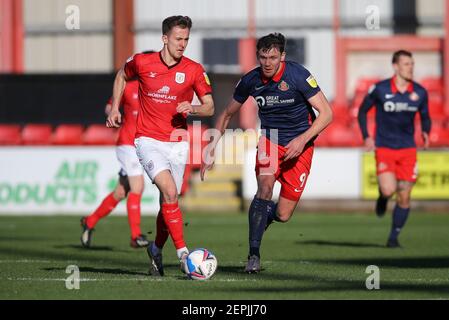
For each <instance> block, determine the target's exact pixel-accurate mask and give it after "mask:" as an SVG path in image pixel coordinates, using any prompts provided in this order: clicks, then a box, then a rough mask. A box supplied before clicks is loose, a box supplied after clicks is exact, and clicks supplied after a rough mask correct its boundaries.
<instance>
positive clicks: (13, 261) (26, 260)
mask: <svg viewBox="0 0 449 320" xmlns="http://www.w3.org/2000/svg"><path fill="white" fill-rule="evenodd" d="M55 262H57V261H50V260H28V259H21V260H0V263H55Z"/></svg>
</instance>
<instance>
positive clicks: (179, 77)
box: [175, 72, 186, 84]
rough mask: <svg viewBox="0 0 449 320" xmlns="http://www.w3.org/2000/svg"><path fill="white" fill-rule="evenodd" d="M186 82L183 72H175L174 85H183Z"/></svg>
mask: <svg viewBox="0 0 449 320" xmlns="http://www.w3.org/2000/svg"><path fill="white" fill-rule="evenodd" d="M185 80H186V74H185V73H183V72H176V76H175V81H176V83H179V84H181V83H184V81H185Z"/></svg>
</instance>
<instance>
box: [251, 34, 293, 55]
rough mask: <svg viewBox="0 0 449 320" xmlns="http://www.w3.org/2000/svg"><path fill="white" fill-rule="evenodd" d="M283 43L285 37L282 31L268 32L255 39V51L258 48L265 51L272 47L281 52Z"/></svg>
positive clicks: (283, 46) (283, 48)
mask: <svg viewBox="0 0 449 320" xmlns="http://www.w3.org/2000/svg"><path fill="white" fill-rule="evenodd" d="M285 43H286V41H285V37H284V35H283V34H282V33H278V32H276V33H270V34H269V35H266V36H263V37H262V38H260V39H259V40H258V41H257V47H256V48H257V53H259V51H260V50H262V52H267V51H270V50H271V49H273V48H277V49H278V50H279V52H280V53H283V52H284V51H285Z"/></svg>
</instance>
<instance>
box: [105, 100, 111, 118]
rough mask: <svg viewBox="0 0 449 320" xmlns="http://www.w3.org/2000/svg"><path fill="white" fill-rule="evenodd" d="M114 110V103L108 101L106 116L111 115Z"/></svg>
mask: <svg viewBox="0 0 449 320" xmlns="http://www.w3.org/2000/svg"><path fill="white" fill-rule="evenodd" d="M111 110H112V103H109V102H108V103H107V104H106V106H105V107H104V113H105V114H106V117H107V116H109V114H110V113H111Z"/></svg>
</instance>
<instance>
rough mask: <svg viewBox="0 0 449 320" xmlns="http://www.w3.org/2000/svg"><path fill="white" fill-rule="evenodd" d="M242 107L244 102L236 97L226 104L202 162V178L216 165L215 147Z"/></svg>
mask: <svg viewBox="0 0 449 320" xmlns="http://www.w3.org/2000/svg"><path fill="white" fill-rule="evenodd" d="M241 107H242V103H240V102H238V101H236V100H235V99H231V101H230V102H229V104H228V105H227V106H226V108H225V109H224V111H223V112H222V113H221V114H220V116H219V117H218V119H217V123H216V125H215V135H213V136H212V137H211V138H212V141H211V142H210V143H209V145H208V147H207V150H206V151H207V152H206V153H205V154H206V157H207V158H206V159H203V161H202V162H201V171H200V175H201V180H204V174H205V173H206V170H210V169H211V168H212V167H213V165H214V160H215V159H214V156H215V147H216V146H217V144H218V142H219V141H220V138H221V137H222V136H223V134H224V132H225V130H226V128H227V127H228V125H229V121H230V120H231V119H232V117H233V116H234V115H235V114H236V113H237V112H238V111H239V110H240V108H241Z"/></svg>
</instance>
